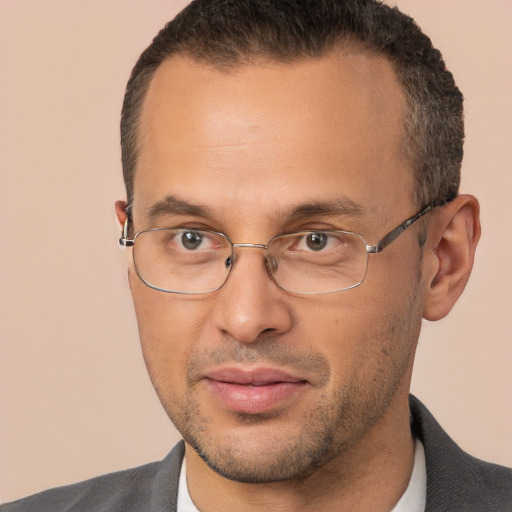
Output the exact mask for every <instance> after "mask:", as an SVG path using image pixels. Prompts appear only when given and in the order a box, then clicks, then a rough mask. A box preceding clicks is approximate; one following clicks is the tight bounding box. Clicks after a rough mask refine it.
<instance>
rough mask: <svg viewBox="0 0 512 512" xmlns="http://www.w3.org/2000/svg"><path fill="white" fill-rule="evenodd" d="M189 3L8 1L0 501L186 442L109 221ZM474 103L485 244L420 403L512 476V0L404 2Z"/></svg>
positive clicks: (1, 156) (427, 370)
mask: <svg viewBox="0 0 512 512" xmlns="http://www.w3.org/2000/svg"><path fill="white" fill-rule="evenodd" d="M185 3H186V1H185V0H180V1H178V0H174V1H172V0H167V1H163V0H150V1H149V0H144V1H142V0H140V1H136V0H110V1H106V0H67V1H65V0H44V1H41V0H3V1H2V0H0V73H1V74H0V229H1V233H0V244H1V251H0V341H1V345H0V350H1V352H0V370H1V376H0V379H1V380H0V383H1V395H0V407H1V411H0V412H1V423H0V429H1V430H0V434H1V438H0V465H1V466H0V471H1V473H0V498H1V499H2V500H3V501H9V500H11V499H14V498H17V497H20V496H23V495H26V494H29V493H33V492H36V491H38V490H41V489H44V488H47V487H50V486H55V485H61V484H65V483H71V482H74V481H77V480H80V479H85V478H88V477H91V476H94V475H97V474H100V473H105V472H108V471H113V470H117V469H121V468H125V467H130V466H134V465H138V464H142V463H145V462H148V461H151V460H155V459H159V458H162V457H163V456H164V455H165V454H166V453H167V451H168V450H169V449H170V447H171V446H172V445H173V443H174V442H175V441H176V440H177V439H178V434H177V433H176V432H175V431H174V429H173V427H172V426H171V424H170V422H169V421H168V419H167V417H166V416H165V414H164V412H163V411H162V409H161V407H160V404H159V402H158V400H157V398H156V396H155V394H154V392H153V389H152V387H151V385H150V383H149V379H148V377H147V375H146V371H145V368H144V364H143V361H142V357H141V354H140V351H139V346H138V339H137V328H136V324H135V319H134V314H133V310H132V306H131V300H130V297H129V293H128V287H127V284H126V279H125V273H124V265H125V262H124V252H123V250H122V249H121V248H120V247H119V246H118V245H117V238H118V235H119V229H118V227H117V225H116V222H115V218H114V211H113V202H114V200H115V199H118V198H122V197H123V194H124V192H123V187H122V181H121V167H120V158H119V157H120V151H119V141H118V124H119V112H120V109H121V101H122V97H123V90H124V86H125V83H126V80H127V78H128V75H129V72H130V70H131V67H132V65H133V64H134V63H135V60H136V58H137V57H138V55H139V53H140V51H141V50H142V49H143V48H144V47H145V46H146V45H147V44H149V42H150V40H151V38H152V37H153V36H154V35H155V33H156V31H157V30H158V29H160V28H161V26H162V25H163V24H164V23H165V22H166V21H167V20H168V19H170V18H171V17H172V16H173V15H174V14H175V13H176V12H177V10H178V9H179V8H181V7H182V6H184V5H185ZM397 4H398V5H399V6H400V7H401V8H402V9H403V10H405V11H406V12H408V13H410V14H411V15H412V16H413V17H415V18H416V20H417V21H418V23H419V24H420V25H421V26H422V27H423V28H424V30H425V31H426V32H427V33H428V34H429V35H430V36H431V38H432V39H433V41H434V43H435V44H436V45H437V46H438V47H440V48H441V50H442V51H443V53H444V55H445V58H446V60H447V63H448V66H449V68H450V69H451V70H452V71H453V72H454V73H455V76H456V78H457V82H458V84H459V86H460V87H461V89H462V90H463V92H464V94H465V97H466V119H467V142H466V157H465V162H464V168H463V173H464V179H463V184H462V191H463V192H469V193H474V194H475V195H477V196H478V197H479V199H480V201H481V206H482V223H483V237H482V241H481V246H480V248H479V251H478V253H477V261H476V268H475V271H474V274H473V277H472V279H471V280H470V282H469V285H468V287H467V290H466V292H465V294H464V296H463V298H462V299H461V300H460V302H459V304H458V305H457V306H456V307H455V309H454V311H453V312H452V314H451V315H450V317H449V318H447V319H445V320H443V321H441V322H438V323H436V324H430V323H426V324H425V326H424V331H423V333H422V336H421V339H420V346H419V350H418V356H417V365H416V373H415V377H414V382H413V392H414V393H416V394H417V395H418V396H419V397H420V398H421V399H422V400H423V401H424V402H425V403H426V404H427V405H428V406H429V407H430V409H431V410H432V411H433V412H434V413H435V414H436V416H437V417H438V419H439V420H440V422H441V423H442V424H443V426H444V427H445V428H446V430H447V431H448V432H449V433H450V434H451V435H452V436H453V437H454V438H455V440H456V441H457V442H458V443H459V444H460V445H461V446H462V447H463V448H465V449H467V450H468V451H470V452H471V453H473V454H474V455H476V456H479V457H482V458H486V459H490V460H492V461H496V462H499V463H502V464H507V465H512V438H511V435H510V432H512V407H511V405H512V404H511V402H512V400H511V397H512V377H511V371H512V349H511V345H512V344H511V341H512V328H511V325H512V324H511V322H510V317H511V316H512V286H511V285H512V272H511V268H512V260H511V254H512V206H511V205H512V201H511V194H512V168H511V164H512V100H511V91H512V62H511V58H510V48H512V31H511V30H510V27H512V1H510V0H488V1H486V2H482V0H449V1H447V0H429V1H427V0H400V1H399V2H397Z"/></svg>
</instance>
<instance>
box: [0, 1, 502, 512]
mask: <svg viewBox="0 0 512 512" xmlns="http://www.w3.org/2000/svg"><path fill="white" fill-rule="evenodd" d="M121 132H122V133H121V136H122V149H123V169H124V176H125V184H126V189H127V200H126V201H119V202H117V203H116V212H117V216H118V219H119V222H120V225H121V226H122V237H121V243H122V245H124V246H126V247H128V248H129V251H130V252H131V253H132V259H131V260H130V264H129V269H128V273H129V281H130V286H131V290H132V295H133V299H134V304H135V309H136V314H137V320H138V324H139V331H140V337H141V344H142V349H143V353H144V357H145V361H146V364H147V367H148V371H149V374H150V377H151V379H152V382H153V384H154V386H155V389H156V391H157V394H158V396H159V398H160V400H161V402H162V404H163V406H164V408H165V410H166V412H167V413H168V415H169V417H170V418H171V419H172V421H173V422H174V424H175V425H176V426H177V428H178V430H179V431H180V433H181V434H182V436H183V438H184V441H185V442H184V443H181V444H179V445H178V446H177V447H176V448H175V449H174V450H173V451H172V452H171V453H170V454H169V456H168V457H167V458H166V459H165V460H164V461H162V462H161V463H155V464H151V465H148V466H144V467H142V468H136V469H134V470H128V471H124V472H121V473H116V474H112V475H107V476H104V477H100V478H98V479H94V480H91V481H88V482H84V483H82V484H77V485H75V486H71V487H67V488H61V489H56V490H51V491H47V492H45V493H42V494H39V495H36V496H34V497H31V498H27V499H26V500H21V501H19V502H16V503H14V504H11V505H6V506H4V507H3V508H2V510H4V511H10V510H38V511H41V510H52V511H53V510H155V511H157V510H158V511H159V510H162V511H163V510H179V511H180V512H183V511H184V510H194V508H193V507H196V509H198V510H201V511H208V510H237V511H238V510H290V511H301V510H371V511H395V512H396V511H400V510H402V511H403V510H407V511H416V510H418V511H419V510H427V511H428V510H430V511H434V510H435V511H437V510H472V511H483V510H496V511H498V510H511V509H512V473H511V472H510V471H509V470H507V469H505V468H502V467H498V466H494V465H491V464H487V463H484V462H481V461H477V460H476V459H473V458H471V457H470V456H468V455H467V454H465V453H463V452H462V451H461V450H460V449H459V448H458V447H457V446H456V445H455V444H454V443H453V442H452V441H451V440H450V439H449V438H448V437H447V435H446V434H445V433H444V432H443V431H442V430H441V429H440V427H439V426H438V425H437V423H436V422H435V420H434V419H433V418H432V416H431V415H430V414H429V413H428V411H427V410H426V409H425V408H424V407H423V406H422V405H421V404H420V403H419V402H418V401H417V400H416V399H415V398H412V397H409V386H410V379H411V373H412V367H413V360H414V353H415V348H416V344H417V340H418V336H419V331H420V325H421V319H422V318H426V319H429V320H438V319H440V318H443V317H444V316H445V315H447V314H448V313H449V311H450V309H451V307H452V306H453V305H454V303H455V302H456V301H457V299H458V297H459V296H460V294H461V293H462V291H463V289H464V286H465V284H466V282H467V279H468V278H469V274H470V272H471V267H472V263H473V256H474V252H475V247H476V244H477V242H478V238H479V232H480V227H479V220H478V202H477V200H476V199H475V198H474V197H472V196H462V195H458V193H457V192H458V186H459V179H460V178H459V172H460V165H461V160H462V140H463V126H462V96H461V94H460V92H459V91H458V89H457V87H456V86H455V84H454V82H453V79H452V76H451V74H450V73H449V72H447V71H446V69H445V66H444V63H443V61H442V58H441V56H440V54H439V52H438V51H437V50H435V49H433V48H432V46H431V43H430V41H429V40H428V38H426V36H424V35H423V34H422V33H421V32H420V31H419V29H418V28H417V27H416V26H415V25H414V23H413V22H412V20H410V19H409V18H407V17H405V16H404V15H402V14H401V13H399V12H398V11H397V10H395V9H391V8H389V7H386V6H384V5H382V4H380V3H378V2H375V1H372V0H357V1H356V0H353V1H352V0H351V1H344V2H342V1H335V0H315V1H305V0H303V1H295V2H294V1H291V0H290V1H287V2H276V3H275V4H273V3H270V2H267V1H265V0H248V1H244V2H225V1H221V0H219V1H216V0H215V1H208V2H204V1H203V2H201V1H200V2H194V3H192V4H191V5H190V6H189V7H188V8H187V9H185V11H183V12H182V13H181V14H180V15H179V16H178V17H177V18H176V19H175V20H174V21H173V22H171V23H170V24H169V25H168V26H167V27H166V28H164V29H163V30H162V31H161V33H160V34H159V35H158V36H157V38H156V39H155V40H154V42H153V43H152V45H151V46H150V47H149V48H148V49H147V50H146V51H145V52H144V53H143V54H142V56H141V58H140V59H139V62H138V63H137V65H136V66H135V68H134V71H133V73H132V77H131V79H130V81H129V83H128V87H127V92H126V96H125V102H124V106H123V115H122V123H121Z"/></svg>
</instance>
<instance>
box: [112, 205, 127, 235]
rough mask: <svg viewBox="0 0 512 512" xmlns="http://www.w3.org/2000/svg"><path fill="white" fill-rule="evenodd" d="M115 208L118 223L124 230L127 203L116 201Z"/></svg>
mask: <svg viewBox="0 0 512 512" xmlns="http://www.w3.org/2000/svg"><path fill="white" fill-rule="evenodd" d="M114 207H115V210H116V217H117V222H119V225H120V226H121V229H123V226H124V223H125V221H126V201H116V202H115V205H114Z"/></svg>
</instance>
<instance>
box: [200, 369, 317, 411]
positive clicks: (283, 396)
mask: <svg viewBox="0 0 512 512" xmlns="http://www.w3.org/2000/svg"><path fill="white" fill-rule="evenodd" d="M205 381H206V382H207V384H208V388H209V390H210V392H211V393H212V394H213V396H214V397H215V398H216V400H218V401H219V402H220V404H222V405H223V406H224V407H226V408H227V409H229V410H230V411H232V412H238V413H244V414H261V413H265V412H270V411H272V410H274V409H277V408H279V407H284V406H285V405H286V404H287V403H288V402H290V401H291V400H293V398H295V396H296V395H297V394H298V393H300V392H301V391H304V390H305V389H306V388H307V386H308V381H307V380H306V379H304V378H303V377H299V376H295V375H293V374H290V373H287V372H285V371H282V370H279V369H272V368H258V369H251V370H244V369H240V368H221V369H218V370H214V371H212V372H209V373H208V374H207V375H206V376H205Z"/></svg>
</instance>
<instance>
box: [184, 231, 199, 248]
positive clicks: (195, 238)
mask: <svg viewBox="0 0 512 512" xmlns="http://www.w3.org/2000/svg"><path fill="white" fill-rule="evenodd" d="M203 239H204V235H203V234H202V233H199V232H198V231H184V232H182V233H181V236H180V242H181V245H182V246H183V247H184V248H185V249H188V250H189V251H194V250H195V249H198V248H199V247H201V244H202V243H203Z"/></svg>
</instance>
